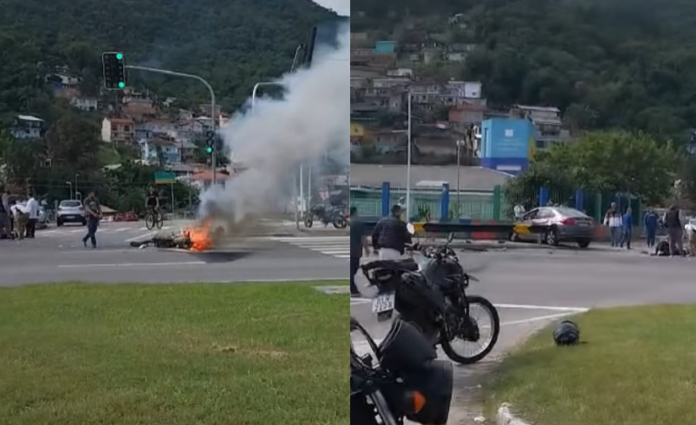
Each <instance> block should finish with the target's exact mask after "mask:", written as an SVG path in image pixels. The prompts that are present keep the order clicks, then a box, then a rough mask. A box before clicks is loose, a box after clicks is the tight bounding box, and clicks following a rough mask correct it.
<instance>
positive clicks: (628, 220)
mask: <svg viewBox="0 0 696 425" xmlns="http://www.w3.org/2000/svg"><path fill="white" fill-rule="evenodd" d="M631 213H632V211H631V207H628V208H626V213H625V214H624V215H623V217H621V225H622V226H623V235H622V237H621V248H623V247H624V245H626V249H631V237H632V236H633V216H632V215H631Z"/></svg>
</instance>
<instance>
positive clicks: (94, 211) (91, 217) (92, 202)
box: [82, 192, 102, 248]
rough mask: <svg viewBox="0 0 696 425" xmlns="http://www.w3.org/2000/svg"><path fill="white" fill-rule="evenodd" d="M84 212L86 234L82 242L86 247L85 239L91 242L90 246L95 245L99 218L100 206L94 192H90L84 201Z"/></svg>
mask: <svg viewBox="0 0 696 425" xmlns="http://www.w3.org/2000/svg"><path fill="white" fill-rule="evenodd" d="M84 204H85V205H84V207H85V214H86V215H87V234H86V235H85V237H84V238H82V244H83V245H84V246H85V248H87V241H88V240H89V241H91V242H92V248H96V247H97V229H98V228H99V220H101V217H102V213H101V206H100V205H99V200H98V199H97V196H96V195H95V193H94V192H90V193H89V195H88V196H87V198H86V199H85V202H84Z"/></svg>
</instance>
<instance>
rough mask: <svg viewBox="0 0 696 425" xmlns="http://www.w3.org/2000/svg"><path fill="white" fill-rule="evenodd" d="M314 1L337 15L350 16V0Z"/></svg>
mask: <svg viewBox="0 0 696 425" xmlns="http://www.w3.org/2000/svg"><path fill="white" fill-rule="evenodd" d="M378 1H379V0H378ZM314 2H315V3H318V4H319V5H321V6H324V7H325V8H327V9H331V10H333V11H335V12H336V13H338V14H339V15H343V16H350V0H314Z"/></svg>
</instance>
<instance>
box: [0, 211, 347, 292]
mask: <svg viewBox="0 0 696 425" xmlns="http://www.w3.org/2000/svg"><path fill="white" fill-rule="evenodd" d="M167 224H168V225H165V228H163V230H164V231H176V230H179V229H180V228H181V226H180V225H177V223H171V224H170V223H167ZM167 227H169V229H167ZM85 232H86V228H84V227H82V226H79V225H76V226H64V227H61V228H55V227H49V228H48V229H45V230H40V231H37V233H36V238H35V239H25V240H22V241H0V286H15V285H21V284H28V283H44V282H62V281H85V282H96V283H119V282H144V283H176V282H244V281H284V280H288V281H290V280H316V279H322V280H336V279H347V274H348V261H349V260H348V258H349V249H348V246H349V243H348V237H347V236H331V235H330V233H327V232H322V233H321V235H320V236H313V235H311V234H310V235H308V236H303V237H261V238H249V239H243V240H236V239H233V240H231V241H230V242H229V243H227V244H226V245H225V246H224V247H221V248H220V249H218V250H213V251H211V252H204V253H191V252H184V251H176V250H159V249H155V248H146V249H137V248H131V247H130V246H129V244H130V242H132V241H141V240H145V239H148V238H150V237H151V236H152V235H153V233H154V232H152V231H148V230H147V229H145V228H144V226H143V225H142V224H141V223H104V224H103V225H102V226H101V227H100V229H99V231H98V233H97V238H98V245H99V247H98V248H97V249H91V248H85V247H84V246H83V244H82V241H81V238H82V236H84V234H85Z"/></svg>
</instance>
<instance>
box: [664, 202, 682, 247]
mask: <svg viewBox="0 0 696 425" xmlns="http://www.w3.org/2000/svg"><path fill="white" fill-rule="evenodd" d="M664 222H665V227H666V228H667V236H668V238H669V254H670V255H671V256H675V255H684V222H683V220H682V214H681V211H680V210H679V207H677V206H676V205H672V206H671V207H669V210H668V211H667V212H666V213H665V219H664Z"/></svg>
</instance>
